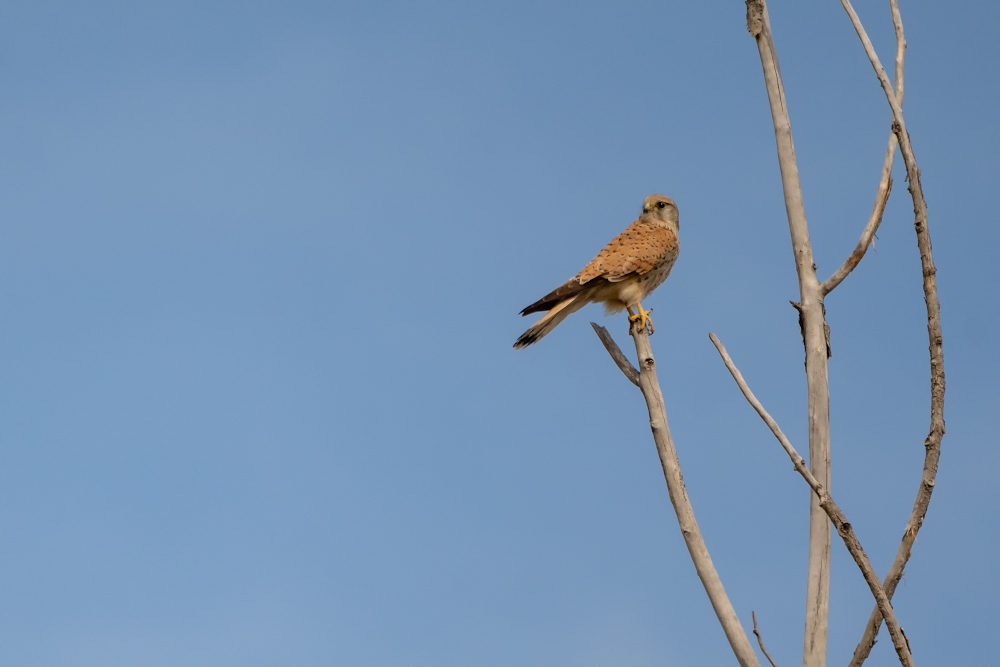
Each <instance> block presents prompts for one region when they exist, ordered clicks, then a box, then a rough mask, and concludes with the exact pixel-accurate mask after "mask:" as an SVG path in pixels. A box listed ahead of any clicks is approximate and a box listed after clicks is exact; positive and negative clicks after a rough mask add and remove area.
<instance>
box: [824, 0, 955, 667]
mask: <svg viewBox="0 0 1000 667" xmlns="http://www.w3.org/2000/svg"><path fill="white" fill-rule="evenodd" d="M841 4H842V5H843V6H844V9H845V11H846V12H847V15H848V16H849V17H850V19H851V23H852V24H853V25H854V29H855V31H856V32H857V33H858V37H859V38H860V39H861V43H862V44H863V45H864V49H865V53H866V54H867V55H868V59H869V61H871V64H872V68H873V69H874V70H875V74H876V75H877V76H878V79H879V82H880V83H881V84H882V90H883V92H884V93H885V95H886V100H887V101H888V102H889V106H890V107H891V108H892V117H893V131H894V132H895V134H896V137H897V139H898V140H899V147H900V151H901V152H902V154H903V161H904V163H905V164H906V174H907V178H908V180H909V182H910V185H909V190H910V195H911V196H912V198H913V214H914V228H915V229H916V232H917V248H918V249H919V251H920V264H921V268H922V270H923V287H924V301H925V303H926V305H927V336H928V339H929V341H930V345H929V350H930V362H931V411H930V412H931V424H930V431H929V433H928V434H927V438H926V439H925V440H924V448H925V449H924V468H923V472H922V474H921V479H920V486H919V488H918V489H917V497H916V499H915V500H914V502H913V509H912V510H911V512H910V518H909V520H908V521H907V523H906V529H905V530H904V531H903V538H902V540H901V541H900V545H899V548H898V549H897V551H896V556H895V558H894V559H893V561H892V565H891V566H890V567H889V572H888V574H886V577H885V583H884V585H883V588H884V589H885V592H886V595H888V596H890V597H891V596H892V594H893V593H894V592H895V590H896V585H897V584H898V583H899V580H900V579H901V578H902V576H903V570H904V568H905V567H906V562H907V561H908V560H909V558H910V551H911V549H912V548H913V542H914V541H915V540H916V538H917V531H919V530H920V527H921V526H922V525H923V522H924V517H925V516H926V514H927V507H928V505H929V504H930V501H931V494H932V493H933V491H934V480H935V477H936V476H937V468H938V459H939V458H940V456H941V439H942V438H943V437H944V432H945V427H944V391H945V378H944V346H943V340H944V339H943V336H942V334H941V305H940V302H939V301H938V295H937V269H936V268H935V266H934V258H933V256H932V254H931V237H930V230H929V229H928V226H927V202H926V201H925V200H924V193H923V188H922V187H921V185H920V169H918V168H917V160H916V157H915V156H914V154H913V147H912V145H911V144H910V135H909V133H908V132H907V131H906V124H905V123H904V121H903V109H902V90H903V83H902V82H903V55H902V54H903V51H904V50H905V48H906V38H905V36H904V34H903V20H902V18H901V16H900V13H899V6H898V4H897V2H896V0H890V2H889V6H890V9H891V10H892V23H893V27H894V28H895V32H896V87H897V90H896V93H895V94H894V91H893V88H892V86H891V85H890V84H889V77H888V76H887V75H886V73H885V69H884V68H883V67H882V64H881V62H880V61H879V59H878V55H877V54H876V53H875V49H874V47H873V46H872V43H871V40H869V39H868V35H867V33H866V32H865V29H864V26H863V25H862V24H861V19H859V18H858V15H857V13H856V12H855V11H854V8H853V7H852V6H851V3H850V2H849V1H848V0H841ZM881 622H882V621H881V614H880V613H879V611H878V609H874V610H872V613H871V615H870V616H869V618H868V623H867V625H866V626H865V631H864V635H863V636H862V638H861V641H860V642H859V643H858V646H857V648H856V649H855V650H854V656H853V657H852V658H851V662H850V667H860V665H861V664H862V663H863V662H864V661H865V659H866V658H867V657H868V654H869V653H870V652H871V648H872V646H873V645H874V644H875V636H876V635H877V634H878V629H879V626H880V625H881Z"/></svg>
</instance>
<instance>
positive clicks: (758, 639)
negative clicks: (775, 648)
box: [750, 611, 778, 667]
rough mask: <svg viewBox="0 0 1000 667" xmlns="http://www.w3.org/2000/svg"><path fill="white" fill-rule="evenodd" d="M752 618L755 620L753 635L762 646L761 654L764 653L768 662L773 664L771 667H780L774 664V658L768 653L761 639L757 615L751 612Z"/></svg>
mask: <svg viewBox="0 0 1000 667" xmlns="http://www.w3.org/2000/svg"><path fill="white" fill-rule="evenodd" d="M750 618H752V619H753V633H754V635H755V636H756V637H757V644H758V645H759V646H760V650H761V652H763V653H764V657H765V658H767V661H768V662H769V663H771V667H778V665H776V664H774V658H772V657H771V654H770V653H768V652H767V649H766V648H764V640H763V639H761V638H760V631H759V630H758V629H757V615H756V614H755V613H753V612H752V611H751V612H750Z"/></svg>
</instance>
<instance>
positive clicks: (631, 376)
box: [590, 322, 639, 387]
mask: <svg viewBox="0 0 1000 667" xmlns="http://www.w3.org/2000/svg"><path fill="white" fill-rule="evenodd" d="M590 326H592V327H594V332H595V333H596V334H597V337H598V338H600V339H601V342H602V343H604V349H605V350H607V351H608V354H610V355H611V358H612V359H613V360H614V362H615V364H616V365H617V366H618V368H619V370H621V372H622V373H624V374H625V377H627V378H628V381H629V382H631V383H632V384H634V385H635V386H637V387H638V386H639V371H637V370H635V366H633V365H632V362H630V361H629V360H628V358H627V357H626V356H625V353H623V352H622V350H621V348H620V347H618V343H616V342H615V339H614V338H612V337H611V334H609V333H608V330H607V329H605V328H604V327H602V326H601V325H600V324H597V323H596V322H591V323H590Z"/></svg>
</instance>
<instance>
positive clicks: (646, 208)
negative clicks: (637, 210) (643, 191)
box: [640, 195, 681, 231]
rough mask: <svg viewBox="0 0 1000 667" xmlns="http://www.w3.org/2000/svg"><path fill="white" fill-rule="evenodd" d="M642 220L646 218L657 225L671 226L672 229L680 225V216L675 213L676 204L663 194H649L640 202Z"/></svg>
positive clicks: (676, 228) (678, 227) (677, 228)
mask: <svg viewBox="0 0 1000 667" xmlns="http://www.w3.org/2000/svg"><path fill="white" fill-rule="evenodd" d="M640 217H641V218H642V219H643V220H648V221H649V222H652V223H654V224H657V225H663V226H671V227H673V228H674V230H675V231H676V230H679V229H680V227H681V221H680V217H679V215H678V213H677V204H675V203H674V200H673V199H671V198H670V197H667V196H664V195H649V196H648V197H646V201H644V202H643V203H642V215H641V216H640Z"/></svg>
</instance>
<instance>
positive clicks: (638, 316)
mask: <svg viewBox="0 0 1000 667" xmlns="http://www.w3.org/2000/svg"><path fill="white" fill-rule="evenodd" d="M635 308H636V310H638V311H639V312H638V313H633V312H632V309H631V308H626V310H627V311H628V321H629V322H631V323H632V324H635V323H636V322H638V323H639V327H640V328H642V327H646V329H647V330H648V331H649V333H653V332H654V331H656V327H654V326H653V319H652V318H651V317H650V316H649V314H650V313H651V312H653V309H652V308H650V309H649V310H643V308H642V304H641V303H640V304H639V305H637V306H636V307H635Z"/></svg>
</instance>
